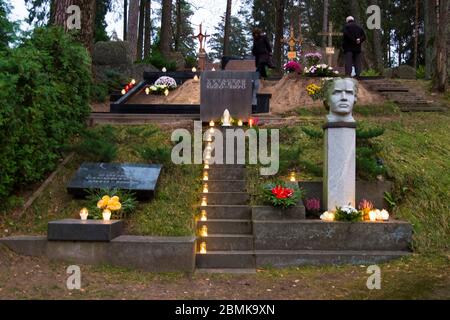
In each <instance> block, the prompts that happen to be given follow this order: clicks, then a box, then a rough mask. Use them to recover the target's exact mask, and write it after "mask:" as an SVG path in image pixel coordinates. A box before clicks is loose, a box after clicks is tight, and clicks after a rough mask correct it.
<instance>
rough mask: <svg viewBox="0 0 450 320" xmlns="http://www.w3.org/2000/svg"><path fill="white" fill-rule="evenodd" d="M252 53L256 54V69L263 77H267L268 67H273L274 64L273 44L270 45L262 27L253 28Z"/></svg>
mask: <svg viewBox="0 0 450 320" xmlns="http://www.w3.org/2000/svg"><path fill="white" fill-rule="evenodd" d="M252 54H253V55H254V56H255V65H256V71H258V72H259V74H260V76H261V77H262V78H264V79H265V78H267V70H266V67H269V68H273V65H272V46H271V45H270V42H269V39H268V38H267V35H266V34H265V33H264V34H263V32H262V31H261V29H258V28H256V29H254V30H253V49H252Z"/></svg>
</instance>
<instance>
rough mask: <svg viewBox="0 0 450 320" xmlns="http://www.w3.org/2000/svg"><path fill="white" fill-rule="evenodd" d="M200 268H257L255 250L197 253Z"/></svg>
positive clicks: (197, 263) (197, 262)
mask: <svg viewBox="0 0 450 320" xmlns="http://www.w3.org/2000/svg"><path fill="white" fill-rule="evenodd" d="M196 266H197V268H199V269H255V256H254V254H253V251H207V253H205V254H197V256H196Z"/></svg>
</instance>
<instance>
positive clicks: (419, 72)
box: [416, 65, 426, 79]
mask: <svg viewBox="0 0 450 320" xmlns="http://www.w3.org/2000/svg"><path fill="white" fill-rule="evenodd" d="M425 73H426V72H425V66H424V65H420V66H419V67H418V68H417V70H416V76H417V79H425Z"/></svg>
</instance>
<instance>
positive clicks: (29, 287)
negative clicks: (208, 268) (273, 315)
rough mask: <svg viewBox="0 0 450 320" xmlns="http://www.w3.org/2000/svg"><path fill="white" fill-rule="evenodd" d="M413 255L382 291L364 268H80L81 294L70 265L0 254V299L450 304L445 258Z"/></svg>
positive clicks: (390, 270)
mask: <svg viewBox="0 0 450 320" xmlns="http://www.w3.org/2000/svg"><path fill="white" fill-rule="evenodd" d="M442 259H443V258H439V259H438V260H432V261H430V260H428V259H425V258H419V257H415V258H412V260H409V261H406V262H396V263H393V264H389V265H384V266H382V271H383V272H384V273H383V275H382V279H383V282H382V290H380V291H370V290H368V289H367V287H366V281H367V277H368V275H367V274H366V271H367V267H366V266H353V267H327V268H323V267H321V268H317V267H316V268H311V267H303V268H294V269H289V270H281V271H280V270H277V271H275V270H265V271H260V272H258V273H257V274H256V275H208V274H195V275H183V274H166V275H155V274H151V273H145V272H137V271H129V270H124V269H118V268H112V267H92V266H80V267H81V273H82V276H81V283H82V289H81V290H80V291H69V290H68V289H67V287H66V281H67V277H68V275H67V274H66V270H67V267H68V264H64V263H56V262H50V261H48V260H46V259H38V258H31V257H23V256H17V255H15V254H13V253H12V252H10V251H9V250H6V249H5V248H0V299H114V300H122V299H126V300H128V299H132V300H134V299H151V300H159V299H167V300H172V299H221V300H235V299H244V300H245V299H269V300H270V299H288V300H291V299H292V300H296V299H348V298H349V299H353V298H355V299H368V298H380V299H387V298H392V299H396V298H405V299H413V298H425V299H429V298H430V299H431V298H435V299H448V298H450V277H449V275H448V274H447V271H448V260H447V261H443V260H442Z"/></svg>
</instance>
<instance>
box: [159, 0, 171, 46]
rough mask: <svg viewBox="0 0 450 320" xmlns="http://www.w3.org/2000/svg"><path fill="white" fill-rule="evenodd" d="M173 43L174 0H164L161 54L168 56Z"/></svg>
mask: <svg viewBox="0 0 450 320" xmlns="http://www.w3.org/2000/svg"><path fill="white" fill-rule="evenodd" d="M171 43H172V0H162V13H161V44H160V49H161V53H163V54H168V53H170V51H171Z"/></svg>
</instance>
